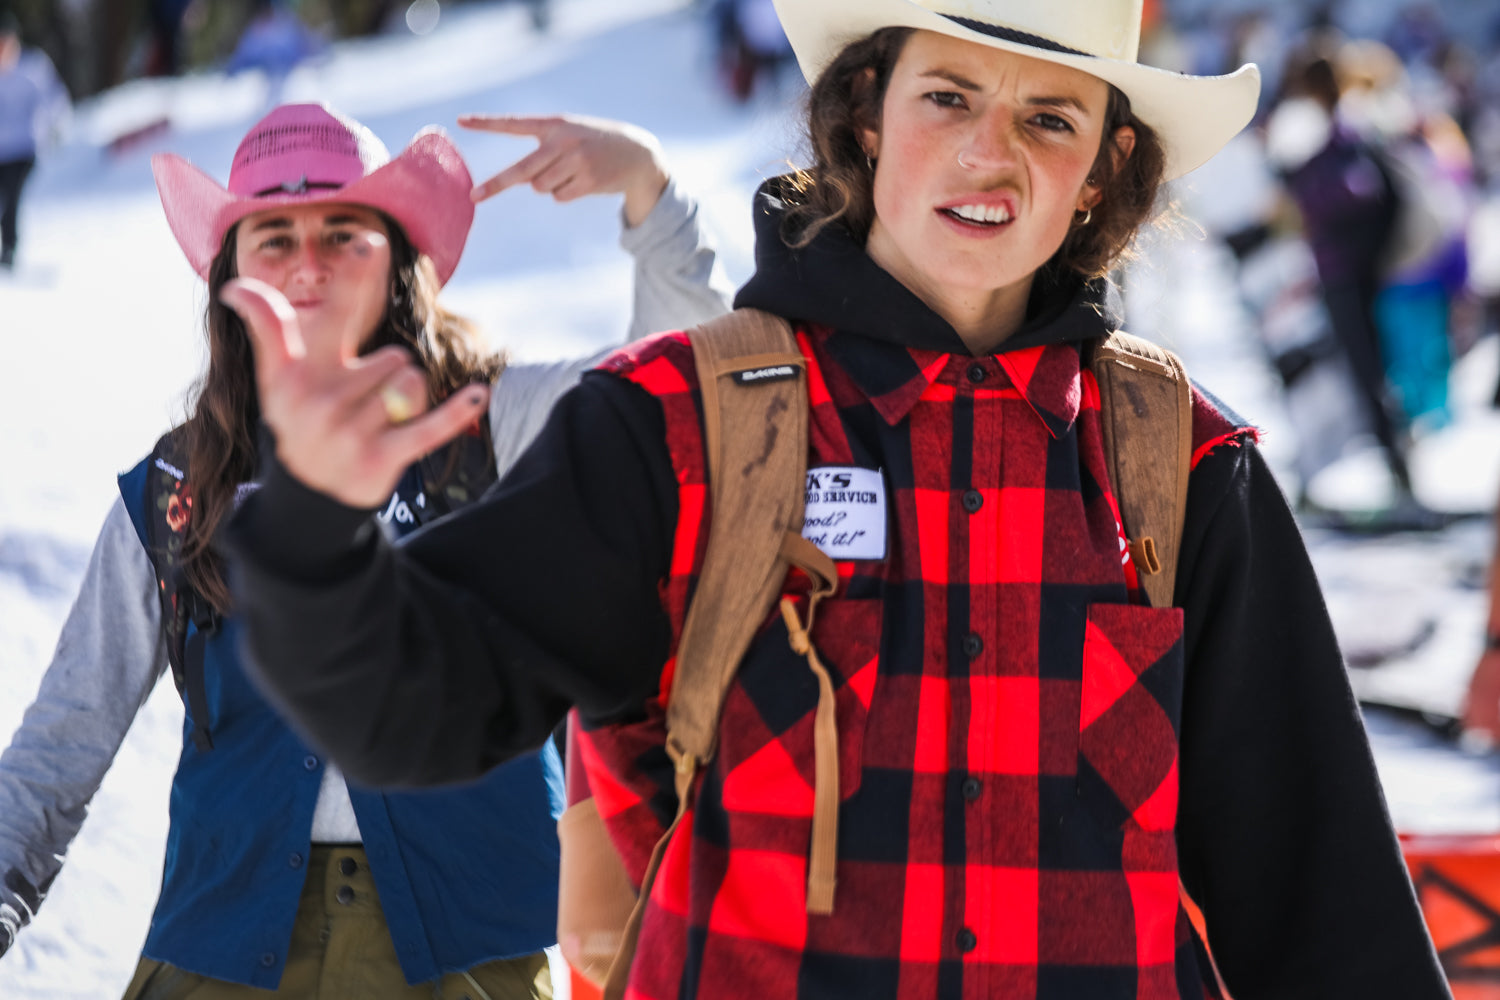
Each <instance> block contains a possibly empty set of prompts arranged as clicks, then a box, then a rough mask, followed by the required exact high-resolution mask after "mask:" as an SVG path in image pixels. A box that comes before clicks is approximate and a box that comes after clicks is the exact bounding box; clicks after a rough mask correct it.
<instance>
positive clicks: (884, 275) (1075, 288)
mask: <svg viewBox="0 0 1500 1000" xmlns="http://www.w3.org/2000/svg"><path fill="white" fill-rule="evenodd" d="M785 182H786V179H785V178H782V177H773V178H771V179H770V180H768V181H766V182H765V183H764V184H762V185H761V187H760V190H759V191H757V192H756V193H755V204H754V219H755V274H754V276H753V277H751V279H750V280H749V281H748V282H746V283H745V286H744V287H743V288H741V289H740V291H739V294H738V295H736V296H735V300H734V305H735V308H737V309H739V308H750V309H761V310H764V311H765V312H769V313H774V314H776V315H777V316H783V317H786V318H787V319H790V320H798V321H803V322H808V323H815V324H820V325H824V326H828V327H831V328H833V329H835V330H838V331H841V332H844V333H855V334H861V335H863V336H866V337H870V338H871V339H874V340H880V341H885V342H886V343H891V344H898V345H900V346H903V347H915V348H918V349H920V350H928V351H941V352H943V353H945V354H967V353H969V349H968V347H967V346H966V345H965V344H964V342H963V339H962V338H960V337H959V335H958V332H957V331H956V330H954V329H953V326H952V324H950V323H949V322H948V321H947V320H945V319H943V317H941V316H939V315H938V314H937V313H935V312H933V310H932V308H931V307H930V306H928V305H927V303H925V302H923V301H922V300H921V299H919V298H918V297H917V296H916V295H915V294H913V293H912V291H911V290H910V289H909V288H907V287H906V286H905V285H903V284H901V282H899V281H897V280H896V279H895V278H894V277H892V276H891V274H890V273H889V272H887V271H886V270H884V269H883V268H881V267H880V265H878V264H876V263H875V261H874V260H872V259H871V257H870V255H869V254H867V253H866V252H865V248H864V247H863V246H862V245H860V244H859V243H858V242H857V241H855V239H854V237H853V236H852V235H851V234H850V233H849V232H848V230H846V229H845V228H844V227H843V226H840V225H838V224H837V223H835V224H833V225H829V226H825V227H824V228H823V229H822V231H821V232H819V233H818V235H817V236H816V237H815V238H814V239H813V241H812V242H811V243H809V244H808V245H807V246H805V247H803V248H801V249H795V250H794V249H792V248H791V247H789V246H787V245H786V243H785V242H784V241H783V240H782V238H781V229H782V221H783V219H784V217H785V214H786V204H785V201H784V200H783V198H782V195H781V192H782V191H783V190H785V189H784V187H783V185H784V184H785ZM1111 300H1112V296H1110V294H1109V283H1108V282H1107V281H1105V280H1104V279H1096V280H1094V281H1085V280H1084V279H1083V278H1082V277H1080V276H1078V275H1076V274H1071V273H1060V272H1059V271H1058V270H1057V269H1055V268H1048V267H1044V268H1043V269H1042V270H1041V271H1039V272H1038V273H1037V277H1036V281H1035V282H1034V283H1033V285H1032V290H1031V301H1030V303H1029V304H1028V305H1027V308H1026V321H1025V322H1024V323H1023V324H1022V326H1021V329H1019V330H1017V331H1016V332H1015V333H1014V334H1012V335H1011V336H1010V337H1008V338H1007V339H1006V340H1005V341H1004V342H1003V343H1002V344H1001V345H1000V346H999V347H998V348H997V349H996V353H1003V352H1007V351H1017V350H1022V349H1024V348H1028V347H1044V346H1047V345H1050V344H1063V343H1075V342H1082V341H1085V340H1092V339H1094V338H1096V337H1100V336H1103V335H1104V334H1105V333H1107V332H1109V331H1111V330H1116V329H1118V328H1119V325H1120V322H1119V317H1118V311H1117V309H1116V308H1115V307H1114V305H1113V303H1112V301H1111Z"/></svg>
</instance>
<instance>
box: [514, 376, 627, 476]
mask: <svg viewBox="0 0 1500 1000" xmlns="http://www.w3.org/2000/svg"><path fill="white" fill-rule="evenodd" d="M612 350H614V348H613V347H606V348H604V349H603V350H601V351H596V352H594V353H593V354H590V355H587V356H585V357H582V358H572V359H570V360H568V361H553V362H549V363H546V364H525V365H511V366H510V367H508V368H506V369H505V371H503V372H501V373H500V378H499V379H498V380H497V381H496V382H495V388H494V391H493V392H491V393H490V438H491V440H492V441H494V444H495V468H496V469H497V470H498V472H499V475H500V477H501V478H502V479H503V478H504V477H505V473H506V472H507V471H509V469H510V467H511V466H512V465H514V464H515V463H516V459H518V458H520V457H521V454H522V453H523V452H524V451H525V450H526V448H527V446H529V445H530V444H531V442H532V441H534V440H535V439H536V436H537V435H538V434H539V433H541V430H542V426H543V425H544V424H546V423H547V415H548V414H549V413H551V412H552V406H553V404H554V403H556V402H557V400H558V398H559V397H560V396H562V394H563V393H565V392H567V391H568V390H569V389H571V388H572V387H573V386H575V385H577V384H578V380H579V379H580V378H582V377H583V373H584V372H586V371H588V370H589V369H590V368H593V367H594V366H595V365H597V364H598V363H599V362H600V361H602V360H604V358H605V356H606V355H608V354H609V352H610V351H612Z"/></svg>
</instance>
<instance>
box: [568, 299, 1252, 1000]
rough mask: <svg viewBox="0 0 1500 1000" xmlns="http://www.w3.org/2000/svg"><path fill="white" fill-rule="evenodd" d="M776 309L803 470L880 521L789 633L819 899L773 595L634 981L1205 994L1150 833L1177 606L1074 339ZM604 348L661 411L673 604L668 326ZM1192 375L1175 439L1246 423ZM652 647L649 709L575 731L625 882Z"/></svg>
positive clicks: (680, 573)
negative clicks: (821, 319) (824, 905)
mask: <svg viewBox="0 0 1500 1000" xmlns="http://www.w3.org/2000/svg"><path fill="white" fill-rule="evenodd" d="M798 336H799V339H800V341H801V344H802V348H803V351H804V353H805V354H807V356H808V358H809V360H810V362H811V364H810V368H809V372H810V379H809V382H810V397H811V403H812V416H811V434H810V442H809V449H810V451H809V462H808V465H809V468H816V467H818V466H824V465H837V466H851V465H852V466H861V467H866V468H871V469H880V470H882V472H883V478H884V482H885V487H886V491H887V506H888V520H889V525H888V545H887V558H886V559H884V560H881V561H854V562H843V563H840V564H839V571H840V578H841V586H840V590H839V593H838V596H837V598H836V599H834V600H832V601H829V602H825V604H824V605H823V606H822V607H820V609H819V611H818V617H817V622H816V625H815V627H814V629H813V633H812V634H813V639H814V642H815V643H816V644H817V646H818V649H819V651H820V653H821V654H822V658H823V662H824V663H825V664H826V665H827V666H828V668H829V670H830V672H831V673H832V674H833V675H834V682H835V685H836V691H837V710H838V711H837V714H838V732H839V753H840V786H839V790H840V795H841V796H842V805H841V811H840V818H839V846H838V890H837V896H836V898H835V904H834V912H833V913H832V914H831V915H829V916H813V915H809V914H808V913H807V910H806V877H807V852H808V846H809V838H810V832H811V825H812V814H813V773H814V772H813V735H812V734H813V725H812V721H813V711H814V708H815V706H816V704H817V691H818V687H817V682H816V679H815V678H814V676H813V675H812V674H811V672H810V671H809V670H808V668H807V665H806V663H805V661H804V660H803V659H802V658H801V657H799V656H797V655H796V654H795V653H793V652H792V651H791V649H790V648H789V647H788V644H787V637H786V630H785V626H784V625H783V624H782V623H781V621H780V619H779V617H775V618H773V619H771V620H770V621H768V623H767V625H766V627H765V628H764V629H763V631H762V632H761V634H760V635H759V636H758V637H757V639H756V641H755V643H754V644H753V645H752V647H751V650H750V652H749V653H748V655H747V656H746V658H745V660H744V662H743V664H742V666H741V668H740V671H739V673H738V675H737V677H736V680H735V683H734V686H733V687H732V688H731V690H730V692H729V695H728V698H727V700H726V703H725V707H724V715H723V721H722V724H721V727H720V746H719V752H718V756H717V757H716V759H715V760H714V761H713V762H712V765H711V766H710V767H709V768H708V769H707V770H706V772H705V773H704V774H703V775H702V777H701V779H700V784H699V788H698V791H697V798H696V801H695V805H694V808H693V810H692V811H691V812H690V813H689V814H688V815H687V816H686V817H685V819H684V822H683V825H682V826H681V827H680V828H679V830H678V832H677V834H676V835H675V836H674V839H673V842H672V844H671V845H670V847H669V848H668V850H667V853H666V856H665V859H664V861H663V864H662V867H661V870H660V873H659V875H658V877H657V880H656V883H655V885H654V887H653V889H652V898H651V900H650V902H649V904H648V909H647V911H646V917H645V923H644V926H643V929H642V932H641V937H640V946H639V951H638V953H637V958H636V962H635V966H634V968H633V970H632V976H631V988H630V994H629V995H630V996H632V997H635V998H639V1000H668V998H677V997H681V998H696V997H710V996H711V997H746V998H754V1000H769V998H773V997H774V998H784V997H818V998H824V997H859V998H891V1000H897V998H903V1000H904V998H923V1000H928V998H932V997H953V998H961V997H962V998H969V997H975V998H977V997H985V998H1028V1000H1030V998H1037V1000H1077V998H1094V997H1136V998H1142V1000H1146V998H1171V1000H1184V998H1189V997H1191V998H1194V1000H1201V998H1202V997H1204V996H1205V994H1206V993H1207V992H1208V990H1207V988H1206V986H1205V980H1204V976H1203V975H1202V970H1201V969H1200V966H1199V960H1198V958H1197V950H1196V947H1195V944H1194V942H1193V940H1192V937H1191V934H1192V932H1191V930H1190V927H1189V925H1188V922H1187V920H1186V917H1185V915H1184V914H1183V912H1182V909H1181V906H1180V904H1179V897H1178V879H1177V866H1176V846H1175V841H1174V834H1173V826H1174V821H1175V817H1176V810H1177V725H1178V719H1179V713H1180V705H1181V696H1182V681H1183V662H1182V641H1181V633H1182V614H1181V611H1180V610H1179V609H1176V608H1150V607H1146V606H1144V605H1143V604H1142V602H1141V598H1140V593H1139V591H1138V590H1137V589H1136V587H1135V580H1134V575H1133V568H1132V567H1131V566H1130V565H1129V564H1128V560H1126V561H1122V555H1121V552H1122V545H1121V537H1122V532H1121V529H1120V524H1119V518H1118V515H1117V509H1118V508H1117V506H1116V504H1115V501H1114V497H1113V496H1112V495H1111V492H1110V488H1109V484H1108V482H1107V480H1106V477H1105V475H1104V453H1103V446H1102V438H1101V434H1100V425H1099V394H1098V387H1097V385H1096V383H1095V382H1094V379H1093V376H1092V374H1091V373H1090V372H1088V371H1080V367H1079V355H1078V350H1077V347H1076V346H1073V345H1066V344H1064V345H1055V346H1049V347H1037V348H1031V349H1026V350H1020V351H1016V352H1013V353H1009V354H1002V355H999V356H998V357H986V358H972V357H967V356H959V355H946V354H938V353H934V352H928V351H920V350H915V349H908V348H904V347H898V346H894V345H888V344H884V343H880V342H876V341H872V340H869V339H865V338H860V337H856V336H852V335H848V334H843V333H835V332H831V331H829V330H826V329H821V328H807V329H802V330H799V333H798ZM604 367H605V369H606V370H609V371H613V372H615V373H617V374H619V375H621V376H623V377H625V378H628V379H630V380H632V381H634V382H636V383H637V384H639V385H641V386H642V387H644V388H645V389H646V390H647V391H649V392H650V393H651V394H652V395H653V396H655V397H656V398H657V399H659V400H660V401H661V404H662V406H663V409H664V412H665V415H666V426H667V439H668V445H669V448H670V451H671V455H672V460H673V464H674V467H675V469H676V473H677V479H678V489H679V501H680V504H681V514H680V519H679V523H678V531H677V538H676V548H675V552H674V555H673V561H672V570H671V575H670V577H669V579H668V580H667V581H666V582H665V583H664V586H663V592H662V599H663V601H664V603H665V605H666V607H667V609H668V611H669V614H670V616H671V620H672V623H673V626H674V629H676V630H678V631H679V632H680V629H681V626H682V621H683V617H684V614H685V612H686V607H687V603H688V601H689V599H690V597H691V593H692V589H693V582H694V579H695V574H696V573H697V571H698V568H699V566H700V565H701V560H702V557H703V550H704V544H705V540H706V534H707V531H706V529H707V526H708V520H709V511H708V510H707V509H706V505H705V497H706V491H705V486H704V460H703V446H702V439H701V436H700V435H701V430H700V427H701V424H700V413H699V397H698V393H697V391H696V389H697V387H696V376H695V374H694V368H693V359H692V352H691V348H690V347H689V345H688V342H687V340H686V338H685V337H684V336H682V335H680V334H665V335H661V336H658V337H656V338H653V339H651V340H648V341H644V342H641V343H639V344H636V345H632V346H631V347H629V348H626V349H624V350H623V351H621V352H619V353H617V354H616V355H614V356H613V357H612V358H611V359H609V360H608V361H607V362H606V363H605V365H604ZM1195 402H1196V413H1195V417H1196V419H1195V429H1194V438H1195V445H1197V444H1202V445H1210V444H1212V445H1215V446H1217V445H1220V444H1233V443H1238V442H1239V441H1240V440H1242V439H1243V438H1245V437H1246V436H1248V435H1249V434H1251V433H1252V432H1251V431H1250V430H1249V429H1247V428H1244V427H1239V426H1236V425H1234V424H1232V423H1230V422H1229V421H1227V420H1226V419H1225V418H1224V417H1222V416H1221V415H1220V414H1219V413H1218V411H1217V410H1215V409H1214V408H1213V407H1212V406H1211V405H1210V404H1209V403H1207V402H1206V401H1204V400H1203V399H1202V398H1201V397H1198V398H1197V399H1196V400H1195ZM1204 450H1205V451H1206V449H1204ZM797 583H798V582H797V581H796V580H795V579H794V580H791V581H789V583H788V592H789V593H796V592H797V591H798V589H799V588H798V585H797ZM672 669H673V665H672V664H671V663H668V664H667V665H666V668H665V669H664V671H663V677H662V684H661V689H660V690H661V694H660V695H659V696H658V698H657V699H656V700H655V702H654V703H653V704H651V705H649V706H647V716H646V719H645V720H644V721H642V722H639V723H636V724H632V725H621V726H610V727H603V728H598V729H592V730H588V731H586V732H584V733H583V734H582V737H581V739H580V741H579V742H580V756H581V759H582V761H583V764H584V766H585V769H586V772H587V775H588V779H589V784H590V786H591V788H592V791H593V794H594V795H595V798H596V799H597V800H598V804H599V807H600V812H601V813H602V814H603V816H604V817H605V819H606V821H607V822H608V824H609V827H610V831H611V835H612V836H613V837H614V839H615V841H616V844H617V846H619V847H620V849H621V851H622V853H623V855H624V856H625V858H626V864H627V868H628V869H629V871H630V873H631V875H632V877H633V878H634V879H635V880H636V881H637V883H638V882H639V881H640V879H641V876H642V874H643V872H644V869H645V865H646V861H647V858H648V856H649V853H650V850H651V848H652V846H653V845H654V843H655V842H656V840H657V838H658V837H659V836H660V835H661V832H662V831H663V830H664V829H665V825H666V824H667V823H668V822H670V819H671V817H672V815H673V814H674V813H675V805H676V803H675V795H674V793H673V791H672V788H673V785H672V769H671V765H670V763H669V762H668V760H667V757H666V754H665V751H664V750H663V747H662V744H663V740H664V738H665V730H664V726H663V719H664V705H663V702H664V700H665V697H666V693H667V692H668V691H669V690H670V683H671V674H672Z"/></svg>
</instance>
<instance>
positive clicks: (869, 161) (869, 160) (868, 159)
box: [865, 153, 875, 174]
mask: <svg viewBox="0 0 1500 1000" xmlns="http://www.w3.org/2000/svg"><path fill="white" fill-rule="evenodd" d="M865 166H867V167H869V168H870V173H872V174H873V173H874V172H875V157H873V156H871V155H870V154H868V153H866V154H865Z"/></svg>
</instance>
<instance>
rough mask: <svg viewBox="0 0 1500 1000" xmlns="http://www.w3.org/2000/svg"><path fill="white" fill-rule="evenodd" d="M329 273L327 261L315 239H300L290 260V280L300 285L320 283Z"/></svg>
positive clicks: (326, 278)
mask: <svg viewBox="0 0 1500 1000" xmlns="http://www.w3.org/2000/svg"><path fill="white" fill-rule="evenodd" d="M330 273H331V269H330V267H329V262H328V259H327V256H326V254H325V253H324V252H323V248H322V246H320V245H319V243H318V241H317V240H302V241H301V244H300V245H299V246H298V248H297V255H296V256H295V257H294V258H293V260H292V281H294V282H296V283H298V284H302V285H321V284H323V283H324V282H326V281H327V280H328V276H329V274H330Z"/></svg>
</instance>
